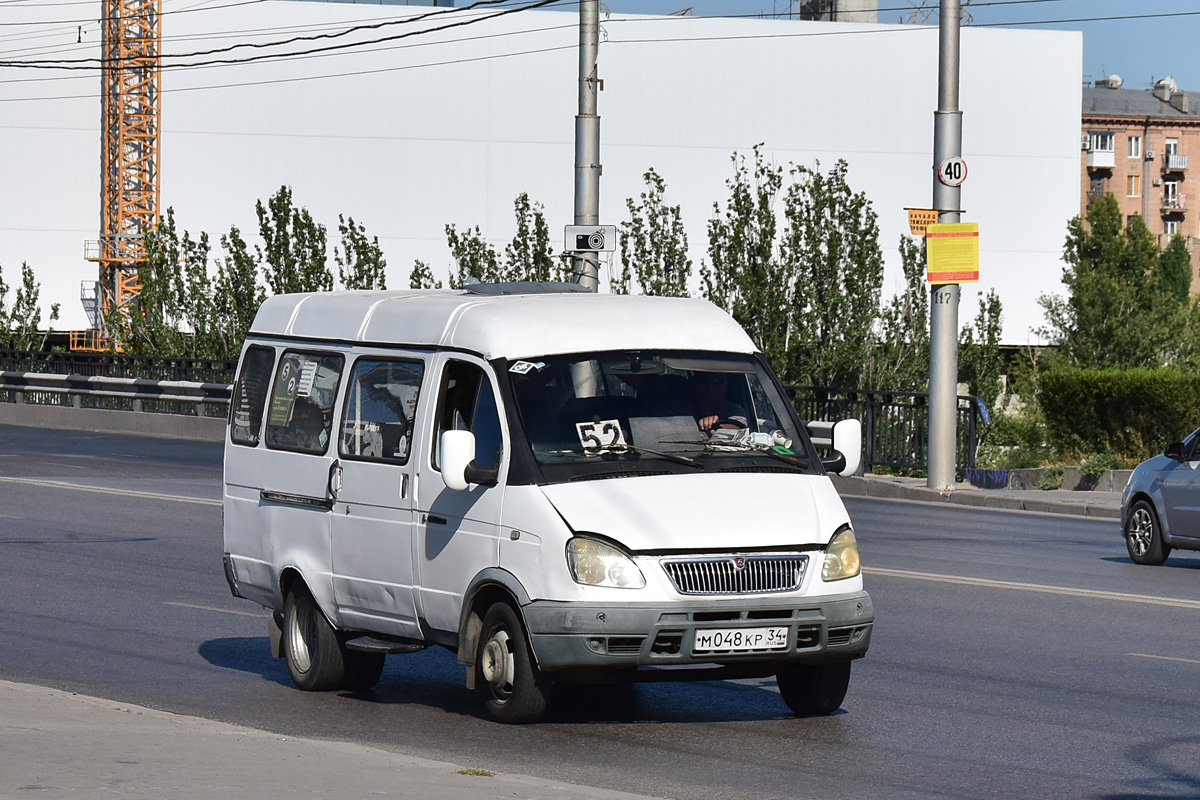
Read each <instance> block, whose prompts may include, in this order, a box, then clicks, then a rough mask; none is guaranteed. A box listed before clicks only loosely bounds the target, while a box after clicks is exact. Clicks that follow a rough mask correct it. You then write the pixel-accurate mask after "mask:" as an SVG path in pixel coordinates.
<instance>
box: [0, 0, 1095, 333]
mask: <svg viewBox="0 0 1200 800" xmlns="http://www.w3.org/2000/svg"><path fill="white" fill-rule="evenodd" d="M177 1H178V2H179V3H182V2H183V0H177ZM165 6H166V11H168V12H170V11H171V10H172V8H173V6H172V3H171V0H167V3H166V4H165ZM175 7H180V8H181V7H184V6H182V5H179V6H175ZM20 8H21V9H22V11H21V12H20V13H24V14H27V15H29V16H30V18H32V19H48V18H59V17H62V16H63V14H64V13H65V12H63V11H62V10H60V9H59V8H58V7H56V6H54V5H52V4H49V3H47V4H45V5H40V4H38V5H34V6H32V7H25V6H21V7H20ZM425 10H426V11H427V9H425ZM6 13H9V12H6ZM13 13H17V12H15V11H14V12H13ZM411 13H413V10H412V9H403V8H397V7H395V6H365V5H348V4H335V3H331V4H326V3H317V2H284V1H282V0H272V1H271V2H266V3H259V4H249V5H241V6H234V7H231V8H224V9H218V10H205V11H202V12H194V13H180V14H172V13H167V14H166V15H165V16H164V23H163V33H164V40H165V41H164V46H163V50H164V52H165V53H168V54H169V53H177V52H187V51H191V50H199V49H207V48H210V47H214V46H221V45H222V44H228V43H232V42H235V41H245V40H246V39H247V35H246V34H237V35H235V36H232V37H231V36H230V35H229V34H227V33H224V32H228V31H246V30H250V29H262V28H274V29H276V30H274V31H272V32H271V33H269V34H267V35H265V36H263V37H260V38H263V39H278V38H282V37H283V36H284V35H292V34H293V31H292V30H290V28H291V27H292V26H295V27H297V28H299V27H301V26H309V25H312V26H316V25H320V24H322V23H332V22H347V23H349V22H350V21H371V20H379V19H394V18H397V17H398V16H399V15H404V14H411ZM456 13H458V14H462V13H464V12H456ZM576 25H577V15H576V14H573V13H564V12H525V13H521V14H514V15H511V16H507V17H504V18H502V19H499V20H493V21H491V22H487V23H482V24H479V25H473V26H469V27H467V28H462V29H459V30H458V31H454V32H450V33H449V34H439V35H438V36H440V37H441V38H442V39H443V40H445V39H450V38H453V39H460V38H463V37H466V36H480V35H492V38H486V39H475V40H472V41H459V42H449V43H441V44H428V43H429V42H431V41H434V37H420V38H415V39H410V40H407V41H406V42H400V43H398V44H400V45H402V46H401V47H395V46H393V47H392V48H391V49H386V50H382V49H381V50H376V51H374V52H361V51H357V52H353V53H351V54H343V55H338V56H331V57H324V58H308V59H292V60H289V61H286V62H282V63H274V64H272V63H260V64H252V65H239V66H236V67H214V68H206V69H194V70H167V71H164V75H163V80H162V85H163V101H162V125H163V137H162V153H161V160H160V166H161V171H162V204H163V207H164V209H165V207H166V206H172V207H174V209H175V213H176V218H177V220H178V222H179V224H180V225H181V226H182V227H185V228H187V229H189V230H191V231H193V232H195V231H200V230H205V231H208V233H209V234H210V236H211V237H212V238H213V239H214V243H215V241H216V239H217V238H218V237H219V235H220V234H221V233H223V232H225V231H227V230H228V229H229V226H230V225H232V224H236V225H238V226H239V227H240V228H241V229H242V230H243V233H244V234H246V235H247V236H248V237H249V236H250V235H251V234H254V232H255V231H256V227H257V226H256V220H255V216H254V202H255V200H258V199H266V198H267V197H268V196H269V195H271V194H272V193H273V192H274V191H275V190H276V189H278V188H279V186H280V185H282V184H285V183H286V184H289V185H291V186H292V187H293V190H294V197H295V200H296V202H297V203H298V204H301V205H305V206H307V207H308V208H309V210H310V211H311V212H312V214H313V216H314V217H315V218H316V219H317V220H318V221H321V222H324V223H325V224H326V225H327V226H328V227H329V228H330V231H331V236H330V241H331V244H332V243H333V242H334V241H336V239H337V232H336V226H337V215H338V214H339V213H342V214H346V215H349V216H352V217H354V219H355V220H356V221H358V222H361V223H363V224H365V225H366V228H367V230H368V233H369V234H371V235H377V236H379V238H380V241H381V243H382V245H383V247H384V250H385V253H386V257H387V259H388V264H389V275H388V280H389V284H390V285H392V286H396V287H403V286H406V285H407V280H408V273H409V270H410V268H411V267H412V264H413V260H414V259H416V258H419V259H422V260H424V261H427V262H429V263H430V264H431V265H432V266H433V269H434V271H435V273H436V274H440V275H442V276H443V277H444V276H445V275H446V274H447V273H448V271H449V269H450V266H451V264H450V262H451V259H450V255H449V251H448V250H447V248H446V245H445V236H444V234H443V231H442V229H443V226H444V225H445V224H446V223H454V224H456V225H458V226H459V227H460V228H463V227H466V226H473V225H476V224H478V225H480V226H481V227H482V229H483V231H484V233H485V235H486V236H488V237H489V238H490V239H492V240H493V241H494V243H495V245H496V247H497V249H498V250H501V249H502V248H503V245H504V243H505V242H506V241H507V240H509V239H510V238H511V237H512V235H513V215H512V201H513V199H514V198H515V197H516V195H517V194H518V193H520V192H522V191H526V192H528V193H529V194H530V196H531V198H533V199H534V200H536V201H539V202H541V203H543V204H544V205H545V207H546V216H547V220H548V222H549V223H550V225H551V228H552V230H553V231H554V232H555V236H556V239H557V238H558V237H559V236H560V231H561V226H563V225H566V224H570V223H571V222H572V214H573V207H572V204H573V196H574V195H573V184H572V180H573V164H574V116H575V112H576V109H577V81H576V75H577V70H578V56H577V51H576V47H575V46H576V44H577V42H578V29H577V27H576ZM282 26H289V31H288V32H286V33H285V32H281V31H280V30H278V29H279V28H280V27H282ZM94 27H95V26H94V24H93V25H92V28H93V29H94ZM341 27H345V26H344V25H343V26H341ZM603 27H604V29H605V31H606V34H607V41H606V42H605V43H604V44H603V45H602V46H601V49H600V63H599V70H600V75H601V77H602V78H603V79H604V82H605V91H603V92H602V93H601V95H600V100H599V111H600V115H601V139H602V144H601V154H602V161H603V163H604V173H603V177H602V179H601V185H600V192H601V214H600V216H601V221H602V222H605V223H608V224H617V223H619V222H621V221H622V220H624V219H625V218H626V217H627V212H626V210H625V199H626V198H627V197H636V196H637V195H638V194H639V193H640V192H641V191H642V189H643V183H642V179H641V176H642V173H643V172H645V170H646V169H647V168H649V167H654V168H655V169H656V170H657V171H658V172H659V174H661V175H662V176H663V177H664V179H665V180H666V182H667V201H668V202H669V203H672V204H676V203H678V204H680V205H681V206H682V210H683V216H684V222H685V224H686V225H687V228H688V236H689V240H690V243H691V247H692V251H693V258H694V260H695V262H696V269H697V273H698V270H699V263H700V261H701V259H703V258H704V257H705V250H706V245H707V238H706V233H705V231H706V225H707V222H708V219H709V218H710V217H711V215H712V204H713V202H714V201H722V202H723V201H724V200H725V197H726V194H727V192H726V187H725V181H726V179H727V178H729V177H730V175H731V174H732V169H731V163H730V156H731V155H732V154H733V153H734V152H735V151H737V152H741V153H745V154H750V151H751V148H752V147H753V146H754V145H755V144H756V143H758V142H762V143H764V144H765V149H766V152H767V153H768V155H769V156H770V157H771V158H772V159H773V160H774V161H775V162H776V163H779V164H787V163H789V162H790V163H800V164H808V165H811V164H812V163H813V162H814V160H817V159H819V160H820V162H821V164H822V165H823V166H825V167H829V166H832V165H833V163H834V161H836V160H837V159H838V158H844V159H846V160H847V161H848V162H849V164H850V181H851V185H852V186H853V187H854V188H855V189H856V190H861V191H864V192H866V193H867V195H868V196H869V197H870V198H871V200H872V202H873V203H874V207H875V210H876V212H877V213H878V214H879V218H880V227H881V241H882V245H883V247H884V250H885V253H886V255H887V259H888V271H887V279H886V285H885V292H887V293H890V292H893V291H895V290H896V289H898V288H899V287H900V285H901V274H900V267H899V258H898V254H897V241H898V239H899V237H900V235H901V233H905V232H907V220H906V216H905V212H904V211H903V208H904V207H905V206H924V205H928V204H929V203H930V200H931V196H932V167H931V163H932V149H933V146H932V135H933V134H932V131H933V113H934V110H935V109H936V105H937V30H936V28H928V27H924V28H916V27H911V26H894V25H855V24H845V23H802V22H795V21H791V22H789V21H765V20H714V19H702V18H686V17H685V18H677V17H672V18H650V17H626V18H620V19H618V18H612V19H609V20H608V21H606V22H605V23H604V25H603ZM396 30H398V28H396V27H393V28H389V29H384V30H383V31H377V32H374V34H373V35H382V34H386V33H394V32H395V31H396ZM496 34H501V35H496ZM97 37H98V33H95V32H94V30H88V29H87V28H86V26H85V28H84V40H85V44H84V45H83V47H84V49H85V51H86V49H87V47H88V46H87V44H86V43H87V41H88V40H89V38H90V40H91V41H93V42H94V41H95V39H96V38H97ZM60 38H61V39H62V42H63V44H66V45H71V46H74V43H75V40H76V38H77V31H76V29H75V27H74V26H72V27H71V28H70V30H69V31H66V30H65V29H64V31H63V32H62V33H61V34H60ZM662 40H668V41H662ZM54 41H55V40H50V41H48V42H46V43H53V42H54ZM332 41H339V40H332ZM325 43H326V44H328V43H331V42H325ZM410 43H411V44H416V43H420V44H421V45H422V46H418V47H411V46H404V45H407V44H410ZM539 50H547V52H538V53H529V54H526V55H520V56H510V57H500V58H486V57H488V56H503V55H506V54H512V53H516V52H527V51H539ZM91 52H92V53H93V54H95V53H96V52H97V48H96V47H95V46H94V44H93V45H92V46H91ZM244 52H247V51H235V53H234V55H237V54H242V53H244ZM471 59H483V60H471ZM434 62H437V63H439V64H441V65H437V66H430V64H432V63H434ZM962 62H963V63H962V79H961V95H962V99H961V105H962V109H963V112H964V118H963V120H964V121H963V143H964V144H963V149H964V157H965V158H966V160H967V162H968V164H969V167H970V176H969V178H968V180H967V182H966V184H965V185H964V187H963V192H962V196H963V206H964V207H965V210H966V213H965V214H964V215H963V219H964V221H974V222H978V223H980V226H981V231H982V232H981V248H982V253H983V255H982V277H983V280H982V281H981V283H980V284H979V285H978V287H974V288H973V287H971V286H964V290H963V298H964V303H963V308H962V309H961V310H960V315H959V316H960V321H962V322H963V323H967V322H969V321H970V320H971V319H972V318H973V316H974V313H975V296H976V289H978V290H983V291H986V290H987V289H988V288H992V287H994V288H996V290H997V291H998V293H999V294H1000V296H1001V299H1002V301H1003V303H1004V308H1005V318H1006V319H1005V322H1006V325H1005V341H1006V342H1009V343H1024V342H1025V341H1027V340H1028V339H1029V334H1028V330H1029V328H1030V327H1034V326H1037V325H1039V324H1041V321H1042V316H1041V312H1040V309H1039V307H1038V305H1037V297H1038V295H1039V294H1041V293H1044V292H1059V291H1061V290H1062V286H1061V282H1060V276H1061V264H1060V260H1059V259H1060V252H1061V247H1062V242H1063V239H1064V235H1065V225H1066V221H1067V220H1068V219H1069V218H1070V217H1071V216H1073V215H1074V214H1076V213H1078V202H1079V201H1078V198H1079V191H1080V189H1079V160H1078V159H1079V154H1078V133H1079V109H1080V94H1081V89H1080V87H1081V85H1082V80H1081V62H1082V36H1081V35H1080V34H1076V33H1062V32H1045V31H1029V30H996V29H972V28H968V29H965V30H964V31H963V35H962ZM372 70H382V71H379V72H375V73H373V74H357V75H354V76H346V77H324V78H322V79H318V80H296V79H298V78H304V77H309V76H314V75H330V74H333V73H347V72H355V73H364V72H369V71H372ZM18 73H19V74H18ZM60 74H61V73H49V75H51V76H54V75H60ZM13 77H17V78H29V77H47V73H44V72H40V71H39V72H37V73H36V74H33V75H30V74H28V73H27V72H26V71H17V70H12V69H3V70H0V80H9V79H11V78H13ZM98 81H99V79H98V77H96V76H91V77H89V78H85V79H82V80H76V81H71V82H63V81H61V80H56V81H42V82H34V83H3V82H0V148H2V149H0V152H3V153H5V154H6V155H5V156H4V157H3V159H2V160H0V265H3V268H4V274H5V276H7V278H6V279H7V280H8V282H9V283H12V282H13V281H12V276H13V275H14V274H15V273H16V272H17V270H18V269H19V266H20V262H21V261H22V260H25V261H28V262H29V263H30V264H31V265H33V266H34V267H35V269H36V271H37V274H38V276H39V279H40V280H41V281H42V296H43V299H44V300H45V301H47V302H51V301H56V302H61V303H62V305H63V311H64V313H63V326H64V327H83V326H85V324H86V321H85V318H84V315H83V311H82V308H81V306H80V305H79V301H78V292H79V282H80V281H81V280H87V279H94V276H95V268H94V267H93V265H91V264H90V263H88V262H85V261H83V258H82V247H83V241H84V240H85V239H94V238H96V237H97V235H98V232H97V227H98V224H99V101H98V100H97V99H96V98H95V97H94V94H95V92H96V88H97V87H98ZM234 84H240V85H234ZM213 87H219V88H213ZM88 94H90V95H92V96H91V97H87V98H85V99H70V100H66V99H64V100H43V101H37V102H34V101H30V100H21V101H12V102H4V101H5V100H8V99H11V98H28V97H33V96H50V97H61V96H66V95H88ZM254 238H256V237H254ZM217 253H218V254H219V249H217Z"/></svg>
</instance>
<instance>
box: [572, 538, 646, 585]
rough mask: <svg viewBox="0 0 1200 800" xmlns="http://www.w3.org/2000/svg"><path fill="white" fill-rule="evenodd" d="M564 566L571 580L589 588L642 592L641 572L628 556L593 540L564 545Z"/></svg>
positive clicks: (576, 540) (573, 540)
mask: <svg viewBox="0 0 1200 800" xmlns="http://www.w3.org/2000/svg"><path fill="white" fill-rule="evenodd" d="M567 565H568V566H569V567H570V568H571V577H572V578H574V579H575V580H576V582H578V583H583V584H586V585H588V586H610V587H613V588H616V589H641V588H642V587H643V586H645V585H646V579H645V578H644V577H642V571H641V570H640V569H638V567H637V564H635V563H633V560H632V559H630V558H629V556H627V555H625V554H624V553H622V552H621V551H620V550H618V549H617V548H615V547H613V546H612V545H607V544H605V543H604V542H601V541H597V540H596V539H583V538H575V539H572V540H571V541H569V542H567Z"/></svg>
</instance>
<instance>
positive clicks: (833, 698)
mask: <svg viewBox="0 0 1200 800" xmlns="http://www.w3.org/2000/svg"><path fill="white" fill-rule="evenodd" d="M775 679H776V681H777V682H778V684H779V694H781V695H782V696H783V702H785V703H787V704H788V708H790V709H791V710H792V712H793V713H794V714H796V715H797V716H800V717H817V716H825V715H828V714H832V713H833V712H834V711H837V710H838V708H839V707H840V706H841V705H842V701H843V700H845V699H846V689H847V688H849V686H850V662H849V661H839V662H838V663H836V664H789V665H788V666H786V667H784V668H783V669H781V670H779V672H778V673H776V675H775Z"/></svg>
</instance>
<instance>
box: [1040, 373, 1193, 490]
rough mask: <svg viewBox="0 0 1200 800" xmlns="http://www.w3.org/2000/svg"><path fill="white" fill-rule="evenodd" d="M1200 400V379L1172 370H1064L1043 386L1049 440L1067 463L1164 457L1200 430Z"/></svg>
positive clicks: (1044, 380)
mask: <svg viewBox="0 0 1200 800" xmlns="http://www.w3.org/2000/svg"><path fill="white" fill-rule="evenodd" d="M1197 398H1200V375H1197V374H1194V373H1189V372H1184V371H1182V370H1178V369H1171V368H1167V369H1136V370H1080V369H1063V370H1055V371H1052V372H1045V373H1042V374H1041V376H1040V379H1039V381H1038V405H1039V406H1040V407H1041V410H1042V413H1043V415H1044V416H1045V420H1046V438H1047V440H1048V441H1049V443H1050V445H1051V446H1052V447H1053V448H1054V449H1056V450H1057V451H1058V452H1059V453H1060V454H1062V456H1063V457H1065V458H1067V459H1073V458H1079V457H1081V456H1087V455H1091V454H1093V453H1102V454H1106V455H1109V456H1111V457H1113V458H1117V459H1118V460H1124V461H1127V462H1137V461H1142V460H1144V459H1146V458H1149V457H1150V456H1152V455H1154V454H1155V453H1160V452H1162V449H1163V447H1164V446H1165V445H1166V444H1167V443H1168V442H1171V441H1175V440H1178V439H1181V438H1183V436H1184V435H1186V434H1187V433H1188V432H1189V431H1191V430H1192V429H1194V428H1196V427H1197V426H1198V425H1200V404H1198V403H1197ZM1105 468H1106V469H1107V468H1109V467H1105ZM1102 471H1103V470H1102Z"/></svg>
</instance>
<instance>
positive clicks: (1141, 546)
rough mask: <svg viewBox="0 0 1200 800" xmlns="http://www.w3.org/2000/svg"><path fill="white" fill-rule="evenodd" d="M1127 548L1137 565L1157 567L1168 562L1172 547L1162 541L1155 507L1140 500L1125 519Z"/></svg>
mask: <svg viewBox="0 0 1200 800" xmlns="http://www.w3.org/2000/svg"><path fill="white" fill-rule="evenodd" d="M1125 548H1126V549H1127V550H1129V557H1130V558H1131V559H1132V560H1133V563H1135V564H1149V565H1151V566H1155V565H1158V564H1161V563H1163V562H1164V561H1166V560H1167V556H1168V555H1170V554H1171V546H1170V545H1168V544H1167V543H1166V542H1164V541H1163V539H1162V529H1161V528H1160V527H1159V524H1158V515H1157V514H1155V513H1154V506H1152V505H1150V503H1149V502H1147V501H1145V500H1138V501H1137V502H1136V503H1134V504H1133V507H1132V508H1130V510H1129V515H1128V516H1127V517H1126V519H1125Z"/></svg>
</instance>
